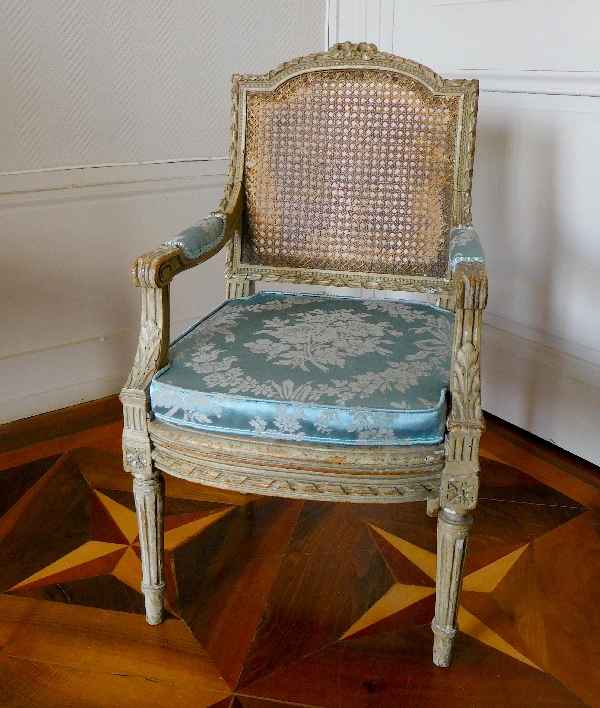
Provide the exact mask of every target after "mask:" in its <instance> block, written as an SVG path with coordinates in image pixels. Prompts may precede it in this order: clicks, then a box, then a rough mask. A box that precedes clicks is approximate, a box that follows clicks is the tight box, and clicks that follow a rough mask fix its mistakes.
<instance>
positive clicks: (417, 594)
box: [342, 524, 541, 670]
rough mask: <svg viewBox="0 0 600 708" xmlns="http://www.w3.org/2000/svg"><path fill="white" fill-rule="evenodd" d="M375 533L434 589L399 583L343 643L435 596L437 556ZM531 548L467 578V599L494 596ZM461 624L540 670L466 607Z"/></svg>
mask: <svg viewBox="0 0 600 708" xmlns="http://www.w3.org/2000/svg"><path fill="white" fill-rule="evenodd" d="M369 526H370V527H371V528H372V530H373V531H374V532H375V533H377V534H379V535H380V536H381V537H382V538H384V539H385V540H386V541H387V542H388V543H389V544H390V545H391V546H393V547H394V548H395V549H396V550H398V551H400V553H402V555H403V556H404V557H405V558H407V559H408V560H409V561H410V562H411V563H413V564H414V565H415V566H417V568H419V570H421V571H422V572H423V573H424V574H425V575H426V576H427V577H428V578H429V579H430V580H431V586H429V587H428V586H425V587H424V586H420V585H409V584H406V583H399V582H398V583H396V584H395V585H393V586H392V587H391V588H390V589H389V590H388V591H387V592H386V593H385V595H383V597H382V598H381V599H379V600H378V601H377V602H376V603H375V604H374V605H372V606H371V607H370V608H369V609H368V610H367V612H365V614H364V615H363V616H362V617H360V618H359V619H358V621H357V622H355V623H354V624H353V625H352V626H351V627H350V628H349V629H348V630H347V631H346V632H345V633H344V635H343V637H342V639H345V638H348V637H351V636H353V635H355V634H357V633H358V632H360V631H362V630H365V629H366V628H367V627H370V626H373V625H375V624H377V623H378V622H381V621H382V620H384V619H386V618H388V617H391V616H392V615H394V614H396V613H398V612H400V611H401V610H404V609H405V608H407V607H409V606H410V605H413V604H415V603H417V602H419V601H420V600H423V599H424V598H426V597H430V596H433V595H435V575H436V556H435V554H434V553H430V552H429V551H426V550H424V549H422V548H419V547H418V546H415V545H414V544H412V543H409V542H408V541H405V540H404V539H402V538H399V537H398V536H395V535H394V534H391V533H389V532H387V531H384V530H383V529H381V528H378V527H377V526H374V525H373V524H369ZM528 546H529V544H524V545H523V546H521V547H520V548H518V549H516V550H514V551H512V552H509V553H507V554H506V555H504V556H502V557H501V558H499V559H498V560H496V561H494V562H492V563H490V564H488V565H485V566H483V567H482V568H479V569H478V570H476V571H474V572H472V573H470V574H468V575H466V576H465V578H464V581H463V593H465V595H468V593H469V592H474V593H491V592H492V591H493V590H495V589H496V587H497V586H498V584H499V583H500V581H501V580H502V579H503V578H504V577H505V575H506V574H507V573H508V572H509V571H510V569H511V568H512V567H513V565H514V564H515V563H516V562H517V561H518V559H519V558H520V557H521V555H522V554H523V553H524V552H525V551H526V550H527V548H528ZM458 624H459V628H460V631H461V632H463V633H464V634H467V635H469V636H470V637H473V638H474V639H477V640H478V641H480V642H482V643H483V644H487V645H488V646H490V647H492V648H494V649H497V650H498V651H501V652H503V653H505V654H508V655H509V656H512V657H513V658H514V659H518V660H519V661H522V662H523V663H525V664H528V665H529V666H533V667H534V668H536V669H539V670H541V669H540V667H539V666H538V665H537V664H535V663H534V662H533V661H531V660H530V659H529V658H527V657H526V656H524V655H523V654H522V653H521V652H520V651H518V650H517V649H516V648H515V647H514V646H512V644H510V643H509V642H508V641H506V639H504V638H503V637H501V636H500V634H498V633H497V632H495V631H494V630H492V629H491V628H490V627H487V626H486V625H485V624H484V622H482V621H481V620H480V619H479V618H478V617H476V616H475V614H473V613H472V612H469V611H468V610H467V609H466V608H465V607H464V603H461V605H460V608H459V612H458Z"/></svg>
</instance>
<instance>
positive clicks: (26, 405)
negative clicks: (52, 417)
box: [0, 318, 194, 425]
mask: <svg viewBox="0 0 600 708" xmlns="http://www.w3.org/2000/svg"><path fill="white" fill-rule="evenodd" d="M193 322H194V319H193V318H190V319H182V320H177V321H175V322H173V323H172V326H173V331H175V332H177V331H182V330H184V329H186V328H187V327H188V326H189V325H191V324H192V323H193ZM137 338H138V330H133V329H132V330H129V331H127V332H118V333H116V334H113V335H110V336H107V337H100V338H94V339H89V340H85V341H82V342H75V343H72V344H68V345H65V346H61V347H51V348H48V349H43V350H39V351H35V352H25V353H23V354H20V355H15V356H11V357H6V358H4V359H2V362H1V363H2V367H1V376H0V379H1V380H0V390H2V392H3V400H1V401H0V425H1V424H3V423H9V422H12V421H16V420H21V419H23V418H29V417H30V416H34V415H39V414H41V413H48V412H50V411H55V410H59V409H61V408H67V407H69V406H74V405H77V404H79V403H87V402H88V401H94V400H96V399H98V398H104V397H106V396H111V395H113V394H115V393H118V392H119V391H120V390H121V388H122V387H123V384H124V383H125V381H126V379H127V376H128V374H129V371H130V369H131V366H132V364H133V358H134V354H135V349H136V346H137ZM48 372H51V373H52V376H51V377H50V376H48ZM98 374H101V375H100V376H98Z"/></svg>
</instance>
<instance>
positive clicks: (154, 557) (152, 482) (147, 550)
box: [133, 470, 165, 624]
mask: <svg viewBox="0 0 600 708" xmlns="http://www.w3.org/2000/svg"><path fill="white" fill-rule="evenodd" d="M133 494H134V497H135V509H136V513H137V520H138V529H139V536H140V550H141V555H142V592H143V593H144V597H145V600H146V620H147V622H148V624H160V623H161V622H162V619H163V603H164V594H165V576H164V570H163V556H164V535H163V518H164V511H163V507H164V480H163V478H162V475H161V474H160V472H158V471H156V470H153V473H152V476H151V477H146V478H138V477H136V478H134V480H133Z"/></svg>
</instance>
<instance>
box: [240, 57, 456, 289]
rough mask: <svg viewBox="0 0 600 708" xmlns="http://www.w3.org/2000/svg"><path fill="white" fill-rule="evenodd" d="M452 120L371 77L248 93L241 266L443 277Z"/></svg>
mask: <svg viewBox="0 0 600 708" xmlns="http://www.w3.org/2000/svg"><path fill="white" fill-rule="evenodd" d="M458 111H459V97H458V96H444V95H434V94H432V93H431V92H430V91H429V90H428V89H427V88H425V87H423V86H422V85H421V84H420V83H418V82H416V81H414V80H412V79H410V78H408V77H406V76H404V75H402V74H396V73H394V72H387V71H382V70H374V69H359V70H356V69H354V70H353V69H329V70H325V71H318V72H312V73H307V74H302V75H300V76H298V77H296V78H292V79H290V80H288V81H286V82H284V83H283V84H282V85H281V86H279V87H278V88H277V89H275V90H274V91H268V92H260V91H255V92H253V91H250V92H249V93H248V96H247V107H246V116H247V117H246V147H245V164H244V183H245V196H246V209H245V216H244V226H243V242H242V262H244V263H247V264H252V265H266V266H274V267H288V268H316V269H325V270H343V271H359V272H376V273H389V274H403V275H422V276H433V277H443V276H444V275H445V273H446V269H447V252H448V233H449V230H450V226H451V212H452V193H453V171H454V158H455V152H456V138H457V118H458Z"/></svg>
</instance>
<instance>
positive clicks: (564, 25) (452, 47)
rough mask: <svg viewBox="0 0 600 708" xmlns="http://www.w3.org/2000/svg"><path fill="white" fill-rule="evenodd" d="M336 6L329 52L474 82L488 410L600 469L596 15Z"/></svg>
mask: <svg viewBox="0 0 600 708" xmlns="http://www.w3.org/2000/svg"><path fill="white" fill-rule="evenodd" d="M329 7H330V12H329V36H330V41H331V42H333V41H338V39H340V40H344V39H350V40H353V41H357V40H358V39H359V38H360V39H366V40H367V41H371V42H375V43H376V44H378V45H379V46H380V47H381V49H383V50H386V51H393V52H395V53H397V54H403V55H405V56H406V55H407V56H411V57H414V58H417V59H418V60H419V61H422V62H423V63H425V64H427V65H429V66H432V67H433V68H434V69H435V70H436V71H438V72H439V73H440V74H442V75H444V76H456V77H465V78H477V79H479V81H480V100H479V119H478V125H477V150H476V154H475V167H474V188H473V204H474V208H473V220H474V225H475V228H476V229H477V231H478V233H479V234H480V237H481V241H482V244H483V245H484V248H485V251H486V261H487V266H486V267H487V272H488V275H489V278H490V284H491V287H490V299H489V304H488V308H487V310H486V312H485V315H484V320H485V325H484V334H483V336H484V341H485V346H484V348H483V362H482V367H483V372H484V373H483V375H484V385H483V405H484V408H485V410H488V411H490V412H491V413H494V414H496V415H498V416H499V417H501V418H502V419H504V420H507V421H509V422H511V423H514V424H515V425H518V426H519V427H521V428H524V429H525V430H529V431H531V432H533V433H535V434H536V435H539V436H541V437H543V438H545V439H548V440H551V441H552V442H555V443H556V444H557V445H559V446H560V447H562V448H564V449H567V450H569V451H571V452H574V453H575V454H577V455H580V456H581V457H583V458H585V459H587V460H590V461H592V462H594V463H596V464H600V437H599V436H598V434H597V411H598V409H599V408H600V313H599V312H598V308H597V304H596V303H597V302H598V300H599V299H600V279H599V278H598V275H597V271H598V264H599V263H600V241H599V240H598V233H599V231H598V224H600V201H599V200H598V194H599V193H600V44H599V43H598V41H597V36H596V35H597V32H596V28H597V27H598V26H599V24H600V5H599V4H598V3H597V2H592V1H588V0H506V1H504V2H500V1H495V0H478V1H477V2H464V1H463V2H458V1H457V2H454V1H453V2H450V1H449V0H445V1H444V2H443V3H442V0H411V1H410V2H408V1H406V0H404V1H403V0H369V1H367V0H331V1H330V3H329ZM457 36H460V37H463V38H464V37H467V38H468V39H467V40H465V41H459V42H457V41H456V39H455V38H456V37H457Z"/></svg>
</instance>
